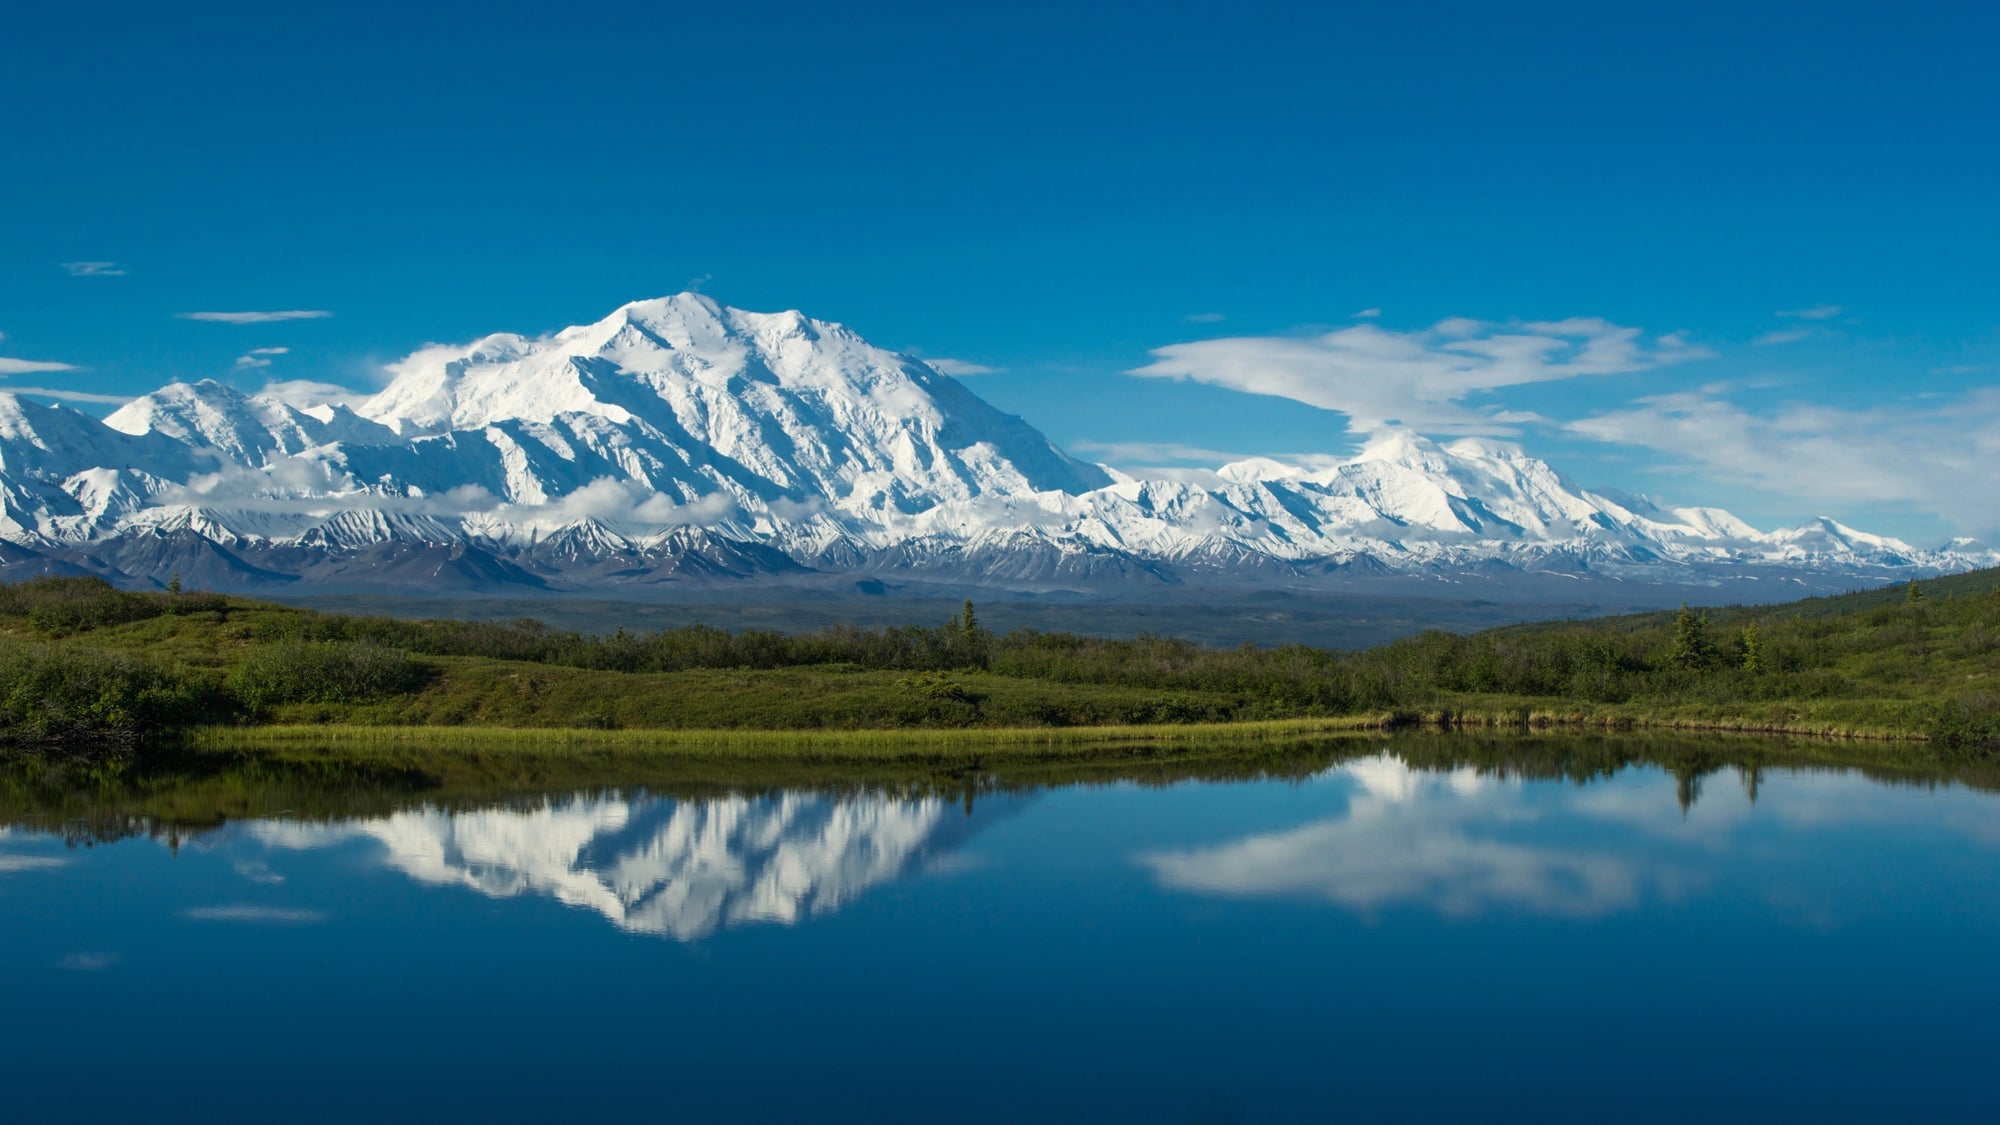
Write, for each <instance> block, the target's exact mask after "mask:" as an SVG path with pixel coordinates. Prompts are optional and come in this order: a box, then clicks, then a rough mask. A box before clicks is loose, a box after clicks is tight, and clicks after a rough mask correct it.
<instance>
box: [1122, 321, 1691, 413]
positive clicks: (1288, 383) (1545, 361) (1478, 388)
mask: <svg viewBox="0 0 2000 1125" xmlns="http://www.w3.org/2000/svg"><path fill="white" fill-rule="evenodd" d="M1152 355H1153V362H1152V363H1150V364H1147V365H1146V366H1144V367H1140V368H1137V369H1135V370H1133V371H1132V372H1130V374H1133V375H1139V376H1144V377H1148V378H1166V379H1188V380H1192V381H1194V382H1199V383H1207V384H1210V385H1213V386H1219V387H1227V388H1229V389H1231V390H1238V391H1246V392H1249V393H1251V394H1261V395H1273V396H1277V397H1280V398H1289V399H1294V400H1296V401H1298V402H1303V403H1307V404H1309V405H1312V406H1317V407H1320V408H1322V409H1326V410H1338V411H1340V412H1342V413H1344V414H1346V415H1347V416H1348V428H1349V429H1350V430H1352V431H1354V432H1357V433H1371V432H1375V431H1378V430H1382V429H1386V428H1392V427H1396V426H1407V427H1411V428H1415V429H1423V430H1431V431H1440V432H1454V433H1511V432H1513V430H1512V422H1511V421H1510V420H1508V419H1506V418H1503V417H1501V411H1500V408H1499V407H1498V406H1497V405H1494V406H1491V407H1489V408H1486V409H1475V408H1474V407H1472V406H1468V405H1466V400H1468V399H1471V398H1473V397H1474V396H1476V395H1482V394H1484V393H1487V392H1491V391H1495V390H1498V389H1500V388H1503V387H1513V386H1520V385H1524V384H1530V383H1547V382H1555V381H1559V380H1564V379H1576V378H1584V377H1589V376H1595V375H1616V374H1625V373H1629V372H1635V371H1646V370H1650V369H1653V368H1656V367H1661V366H1664V365H1667V364H1671V363H1681V362H1685V361H1687V360H1691V359H1699V358H1703V357H1706V356H1707V355H1709V353H1708V352H1707V351H1706V350H1704V349H1702V348H1699V347H1695V346H1693V345H1690V344H1689V343H1688V342H1687V341H1685V340H1683V339H1681V338H1680V337H1679V336H1673V335H1667V336H1658V337H1654V338H1652V339H1647V338H1646V337H1645V334H1644V333H1643V332H1642V331H1641V330H1639V329H1637V328H1628V327H1625V326H1622V325H1617V324H1613V323H1611V322H1610V321H1607V320H1600V319H1597V318H1595V317H1571V318H1569V319H1565V320H1551V321H1529V322H1526V323H1507V324H1495V323H1489V322H1486V321H1479V320H1471V319H1467V318H1463V317H1454V318H1451V319H1448V320H1443V321H1440V322H1438V323H1437V324H1435V325H1432V326H1431V327H1430V328H1427V329H1422V330H1420V331H1415V332H1392V331H1389V330H1387V329H1384V328H1381V327H1379V326H1377V325H1374V324H1357V325H1353V326H1352V327H1348V328H1341V329H1337V330H1335V331H1332V332H1327V333H1323V334H1320V335H1314V336H1297V337H1294V336H1241V337H1232V338H1225V339H1219V340H1201V341H1196V342H1193V343H1186V344H1174V345H1170V346H1168V347H1164V348H1157V349H1154V351H1153V353H1152Z"/></svg>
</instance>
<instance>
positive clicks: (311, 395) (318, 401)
mask: <svg viewBox="0 0 2000 1125" xmlns="http://www.w3.org/2000/svg"><path fill="white" fill-rule="evenodd" d="M278 350H279V351H283V350H284V349H283V348H279V349H278ZM251 354H252V355H255V354H257V353H255V352H252V353H251ZM239 362H240V361H239ZM257 393H258V394H260V395H266V396H269V397H271V398H275V399H277V400H278V401H279V402H282V403H284V404H285V405H287V406H296V407H299V408H301V409H304V408H306V407H311V406H352V405H353V404H354V403H356V402H359V401H361V400H362V399H364V398H367V397H368V392H367V391H355V390H349V389H348V388H346V387H342V386H339V385H337V384H334V383H320V382H316V381H314V380H311V379H282V380H273V381H272V382H269V383H266V384H264V386H263V389H261V390H259V391H258V392H257Z"/></svg>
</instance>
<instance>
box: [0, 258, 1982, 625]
mask: <svg viewBox="0 0 2000 1125" xmlns="http://www.w3.org/2000/svg"><path fill="white" fill-rule="evenodd" d="M389 372H390V374H391V376H392V378H391V380H390V381H389V383H388V384H387V386H385V387H384V388H383V389H382V390H381V391H379V392H378V393H375V394H373V395H369V396H357V397H354V398H352V399H346V400H341V401H325V402H307V403H299V402H296V401H287V397H289V396H287V397H280V396H278V395H276V394H271V393H246V392H243V391H241V390H238V389H236V388H234V387H231V386H228V385H225V384H222V383H219V382H215V381H212V380H204V381H200V382H195V383H176V384H173V385H171V386H168V387H164V388H162V389H160V390H158V391H155V392H153V393H151V394H148V395H145V396H142V397H140V398H138V399H135V400H134V401H132V402H130V403H128V404H126V405H124V406H122V407H120V408H119V409H118V410H116V411H115V412H113V413H112V414H110V415H109V416H108V417H106V418H104V419H103V420H102V421H99V420H97V419H95V418H93V417H91V416H89V415H87V414H84V413H82V412H80V411H77V410H73V409H70V408H68V407H63V406H47V405H42V404H39V403H36V402H34V401H31V400H27V399H22V398H20V397H18V396H14V395H8V394H0V575H4V576H9V577H18V576H21V575H25V574H29V573H93V574H100V575H103V576H106V577H108V578H111V579H113V580H114V581H118V582H120V583H123V584H126V585H132V586H140V587H145V586H157V585H162V584H165V583H166V582H167V581H168V580H169V578H170V577H171V576H173V575H176V574H178V575H179V576H180V577H181V578H182V580H183V581H184V582H189V583H197V584H200V585H204V586H207V587H209V588H213V589H222V590H236V591H259V590H271V589H278V588H284V587H294V588H297V589H299V590H307V589H310V590H313V591H375V592H395V593H411V592H423V593H433V594H436V593H471V592H489V591H494V590H516V591H547V592H578V591H598V592H625V593H644V592H647V591H653V592H661V591H675V590H686V589H689V588H691V587H692V586H698V585H717V584H720V585H727V584H732V583H742V582H746V581H756V582H761V583H776V584H791V585H795V586H799V587H801V588H805V589H811V588H814V587H815V585H816V584H817V585H818V586H819V587H829V586H831V585H833V584H838V583H843V582H844V583H848V584H850V585H851V584H852V583H853V582H854V581H855V580H856V579H869V578H880V577H882V576H890V577H894V578H896V579H897V580H899V581H906V582H912V583H934V584H939V585H948V586H952V587H954V588H998V589H1007V590H1015V591H1026V592H1047V591H1054V590H1077V591H1095V590H1123V591H1128V592H1129V591H1139V592H1143V591H1146V590H1151V589H1157V588H1160V587H1163V586H1192V587H1196V588H1206V587H1209V586H1218V585H1220V586H1257V587H1279V588H1299V589H1320V588H1326V589H1333V588H1339V587H1341V586H1354V585H1357V584H1366V583H1371V582H1372V583H1378V584H1379V583H1382V582H1387V581H1393V580H1404V581H1423V582H1431V583H1438V582H1447V583H1458V584H1473V585H1477V586H1479V587H1480V589H1481V591H1482V592H1484V591H1485V590H1486V589H1488V588H1491V589H1493V590H1499V589H1503V588H1504V587H1506V586H1507V584H1508V583H1509V582H1510V581H1514V580H1521V579H1523V578H1524V576H1542V577H1544V578H1548V577H1560V578H1566V579H1575V580H1591V579H1601V580H1610V581H1621V582H1650V583H1665V584H1678V585H1683V586H1701V585H1716V584H1720V583H1727V582H1732V581H1756V580H1762V579H1774V580H1781V581H1786V582H1789V583H1791V584H1793V585H1794V586H1799V585H1803V586H1805V587H1807V588H1812V589H1820V588H1823V589H1840V588H1851V587H1852V586H1853V585H1855V584H1858V583H1874V582H1881V581H1892V580H1896V579H1899V578H1902V577H1908V576H1913V575H1920V574H1931V573H1940V572H1946V571H1955V570H1964V569H1971V568H1974V567H1979V566H1990V565H1994V564H1995V563H2000V554H1996V552H1994V551H1992V550H1990V549H1988V548H1986V547H1984V546H1983V545H1980V544H1976V543H1971V542H1969V541H1955V542H1954V543H1952V544H1947V545H1944V546H1942V547H1938V548H1934V549H1926V548H1918V547H1914V546H1912V545H1910V544H1908V543H1905V542H1902V541H1900V540H1897V539H1894V538H1891V537H1886V536H1879V535H1871V534H1868V533H1865V532H1862V531H1858V530H1855V529H1853V528H1850V527H1846V526H1844V525H1842V524H1840V523H1838V522H1836V521H1834V520H1831V519H1820V520H1817V521H1814V522H1813V523H1810V524H1808V525H1806V526H1803V527H1797V528H1789V529H1780V530H1776V531H1760V530H1758V529H1756V528H1754V527H1751V526H1750V525H1748V524H1747V523H1745V522H1744V521H1742V520H1740V519H1737V518H1736V517H1734V516H1732V515H1730V514H1729V513H1728V512H1725V511H1721V510H1719V509H1715V508H1702V507H1663V506H1659V505H1656V504H1654V503H1653V502H1651V501H1649V500H1646V499H1643V498H1637V497H1630V496H1623V495H1619V494H1616V493H1612V492H1609V491H1603V490H1597V491H1593V490H1590V489H1586V488H1582V487H1579V486H1578V485H1576V484H1575V483H1573V482H1572V481H1570V480H1569V479H1568V478H1567V477H1565V476H1564V475H1562V474H1561V473H1559V472H1557V471H1556V470H1555V469H1554V468H1552V467H1551V466H1550V465H1548V464H1547V463H1546V462H1544V461H1541V460H1538V459H1536V458H1534V457H1531V456H1529V455H1527V454H1526V453H1525V452H1524V451H1523V450H1522V449H1521V448H1520V447H1519V446H1517V445H1514V444H1511V443H1508V442H1502V441H1495V440H1488V439H1482V438H1461V439H1458V440H1453V441H1448V442H1440V441H1436V440H1433V439H1431V438H1428V437H1425V436H1422V435H1420V434H1417V433H1413V432H1408V431H1389V432H1385V433H1381V434H1378V435H1376V436H1375V438H1374V439H1373V440H1371V441H1370V442H1369V443H1368V444H1367V445H1366V446H1365V447H1364V448H1363V449H1361V450H1360V451H1359V452H1358V453H1355V454H1353V455H1352V456H1350V457H1346V458H1341V459H1329V460H1325V461H1322V462H1316V463H1314V464H1311V465H1300V464H1292V463H1288V462H1284V461H1279V460H1273V459H1269V458H1255V459H1250V460H1244V461H1239V462H1236V463H1233V464H1228V465H1223V466H1220V467H1219V468H1217V469H1215V470H1213V471H1212V472H1206V473H1199V474H1185V475H1183V476H1184V479H1149V478H1144V477H1139V476H1134V475H1131V474H1128V473H1124V472H1120V471H1118V470H1115V469H1112V468H1109V467H1106V466H1103V465H1095V464H1090V463H1087V462H1084V461H1081V460H1079V459H1077V458H1074V457H1072V456H1070V455H1069V454H1067V453H1065V452H1064V451H1063V450H1061V449H1059V448H1058V447H1056V446H1055V445H1054V444H1053V443H1052V442H1051V441H1050V440H1049V439H1048V438H1047V437H1046V436H1044V435H1043V434H1042V433H1041V432H1040V431H1039V430H1037V429H1036V428H1035V427H1034V426H1032V425H1031V424H1029V423H1028V422H1027V421H1025V420H1023V419H1021V418H1020V417H1017V416H1015V415H1011V414H1007V413H1004V412H1002V411H1000V410H998V409H996V408H994V407H993V406H991V405H990V404H988V403H986V402H985V401H983V400H982V399H980V398H979V397H978V396H977V395H975V394H973V393H972V392H971V391H970V390H969V389H968V388H966V387H965V386H964V384H962V383H960V382H959V381H958V380H956V379H953V378H951V377H950V376H948V375H946V374H944V373H943V372H941V371H939V370H937V369H936V368H934V367H932V366H930V365H928V364H926V363H924V362H922V361H921V360H919V359H916V358H913V357H911V356H908V355H903V354H899V353H896V352H893V351H890V350H887V349H883V348H880V347H877V346H875V345H873V344H870V343H869V342H868V341H866V340H865V339H863V338H862V337H860V336H859V335H857V334H856V333H855V332H853V331H852V330H850V329H848V328H846V327H844V326H842V325H839V324H834V323H830V322H826V321H820V320H814V319H811V318H809V317H806V316H804V315H802V314H800V313H798V312H782V313H754V312H746V311H743V310H740V309H734V308H729V307H727V306H724V305H721V304H719V303H717V302H716V301H714V300H713V299H711V298H709V297H707V296H703V295H700V294H695V293H682V294H678V295H675V296H670V297H663V298H657V299H653V300H646V301H637V302H633V303H631V304H627V305H624V306H622V307H621V308H619V309H617V310H616V311H614V312H613V313H612V314H611V315H609V316H607V317H605V318H604V319H602V320H599V321H597V322H596V323H593V324H588V325H581V326H577V327H572V328H566V329H563V330H562V331H559V332H555V333H552V334H549V335H545V336H540V337H527V336H521V335H513V334H499V335H493V336H487V337H485V338H483V339H480V340H477V341H474V342H473V343H471V344H467V345H462V346H444V345H438V346H431V347H426V348H424V349H421V350H419V351H418V352H416V353H415V354H413V355H410V356H409V357H407V358H405V359H403V360H401V361H400V362H398V363H395V364H392V365H391V366H390V368H389Z"/></svg>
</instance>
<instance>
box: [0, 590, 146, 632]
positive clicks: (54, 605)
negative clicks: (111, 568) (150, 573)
mask: <svg viewBox="0 0 2000 1125" xmlns="http://www.w3.org/2000/svg"><path fill="white" fill-rule="evenodd" d="M162 612H164V610H163V609H162V607H161V604H160V600H159V599H157V598H152V597H148V596H147V595H145V594H134V593H131V592H130V591H127V590H120V589H119V588H118V587H116V586H113V585H112V584H111V583H109V582H106V581H105V580H104V579H102V578H36V579H33V580H31V581H27V582H22V583H19V584H18V585H13V586H0V614H6V615H8V616H12V617H25V618H27V619H28V626H29V628H31V629H33V630H34V631H35V632H37V633H40V634H41V635H42V636H45V637H67V636H69V635H71V634H73V633H81V632H85V631H87V630H90V629H98V628H102V627H104V626H107V625H123V624H125V623H127V622H130V621H144V620H146V619H147V618H151V617H158V616H159V615H160V614H161V613H162Z"/></svg>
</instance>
